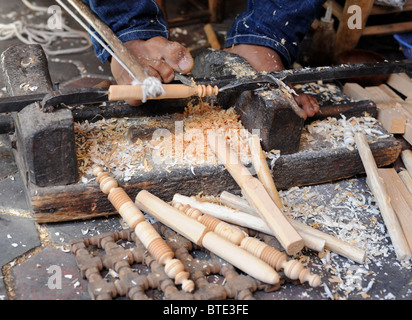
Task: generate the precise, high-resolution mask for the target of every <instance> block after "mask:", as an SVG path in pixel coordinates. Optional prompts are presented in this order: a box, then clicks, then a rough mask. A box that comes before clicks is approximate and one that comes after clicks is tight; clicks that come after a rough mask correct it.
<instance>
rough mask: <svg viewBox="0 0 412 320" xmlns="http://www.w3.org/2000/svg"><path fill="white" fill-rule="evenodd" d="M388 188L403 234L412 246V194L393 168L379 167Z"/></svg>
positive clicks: (410, 246)
mask: <svg viewBox="0 0 412 320" xmlns="http://www.w3.org/2000/svg"><path fill="white" fill-rule="evenodd" d="M378 173H379V176H380V177H381V178H382V179H383V181H384V183H385V186H386V190H387V192H388V195H389V197H390V198H391V204H392V207H393V209H394V210H395V213H396V216H397V217H398V220H399V223H400V225H401V227H402V230H403V234H404V236H405V238H406V241H407V242H408V245H409V248H412V195H411V194H410V193H409V191H408V189H407V188H406V186H405V184H404V183H403V182H402V180H401V178H400V177H399V176H398V174H397V172H396V170H395V169H393V168H385V169H383V168H382V169H378Z"/></svg>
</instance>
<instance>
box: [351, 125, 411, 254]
mask: <svg viewBox="0 0 412 320" xmlns="http://www.w3.org/2000/svg"><path fill="white" fill-rule="evenodd" d="M355 142H356V146H357V147H358V152H359V155H360V157H361V159H362V163H363V166H364V168H365V171H366V176H367V178H366V180H367V183H368V186H369V188H370V189H371V191H372V193H373V195H374V196H375V198H376V201H377V203H378V206H379V209H380V212H381V216H382V218H383V220H384V223H385V226H386V229H387V231H388V234H389V236H390V238H391V240H392V244H393V247H394V249H395V253H396V256H397V258H398V260H405V259H409V257H410V255H411V252H410V250H409V246H408V243H407V241H406V239H405V236H404V234H403V231H402V227H401V225H400V224H399V221H398V218H397V217H396V214H395V211H394V210H393V208H392V205H391V203H390V202H391V199H390V197H389V196H388V193H387V191H386V188H385V185H384V182H383V181H382V178H381V177H380V176H379V173H378V167H377V165H376V162H375V159H374V157H373V154H372V151H371V149H370V147H369V144H368V141H367V140H366V137H365V135H364V134H363V133H362V132H357V133H355Z"/></svg>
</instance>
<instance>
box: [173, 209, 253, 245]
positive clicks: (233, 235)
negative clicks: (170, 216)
mask: <svg viewBox="0 0 412 320" xmlns="http://www.w3.org/2000/svg"><path fill="white" fill-rule="evenodd" d="M172 205H173V207H174V208H176V209H177V210H179V211H182V212H183V213H184V214H186V215H188V216H189V217H192V218H193V219H196V220H197V221H199V222H200V223H202V224H204V225H205V226H206V227H208V228H209V229H210V230H211V231H214V232H216V233H217V234H219V235H220V236H222V237H223V238H225V239H227V240H229V241H230V242H232V243H234V244H236V245H240V243H241V242H242V240H243V239H244V238H245V237H246V236H247V234H246V233H245V232H244V231H242V230H240V229H239V228H236V227H234V226H232V225H230V224H229V223H227V222H224V221H221V220H219V219H217V218H215V217H213V216H211V215H208V214H203V213H202V212H200V211H199V210H198V209H196V208H192V207H191V206H190V205H188V204H186V205H184V204H182V203H180V202H173V203H172Z"/></svg>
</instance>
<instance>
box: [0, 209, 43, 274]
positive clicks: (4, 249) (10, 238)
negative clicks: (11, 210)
mask: <svg viewBox="0 0 412 320" xmlns="http://www.w3.org/2000/svg"><path fill="white" fill-rule="evenodd" d="M40 245H41V243H40V238H39V235H38V231H37V229H36V226H35V224H34V222H33V220H32V219H30V218H25V217H18V216H12V215H8V214H0V248H1V250H0V266H3V265H5V264H7V263H8V262H10V261H12V260H13V259H15V258H17V257H19V256H21V255H22V254H24V253H26V252H27V251H29V250H32V249H34V248H36V247H38V246H40Z"/></svg>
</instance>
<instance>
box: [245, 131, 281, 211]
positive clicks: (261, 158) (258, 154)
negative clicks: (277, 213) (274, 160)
mask: <svg viewBox="0 0 412 320" xmlns="http://www.w3.org/2000/svg"><path fill="white" fill-rule="evenodd" d="M249 146H250V153H251V154H252V163H253V167H254V168H255V170H256V173H257V176H258V178H259V180H260V182H262V184H263V186H264V187H265V189H266V191H267V192H268V194H269V195H270V197H271V198H272V200H273V201H274V202H275V203H276V205H277V206H278V207H279V208H280V209H282V208H283V204H282V201H281V200H280V197H279V193H278V190H277V188H276V185H275V182H274V181H273V176H272V172H271V171H270V169H269V166H268V163H267V160H266V156H265V155H264V153H263V150H262V146H261V145H260V139H259V137H258V136H257V135H255V134H252V136H251V137H250V139H249Z"/></svg>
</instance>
